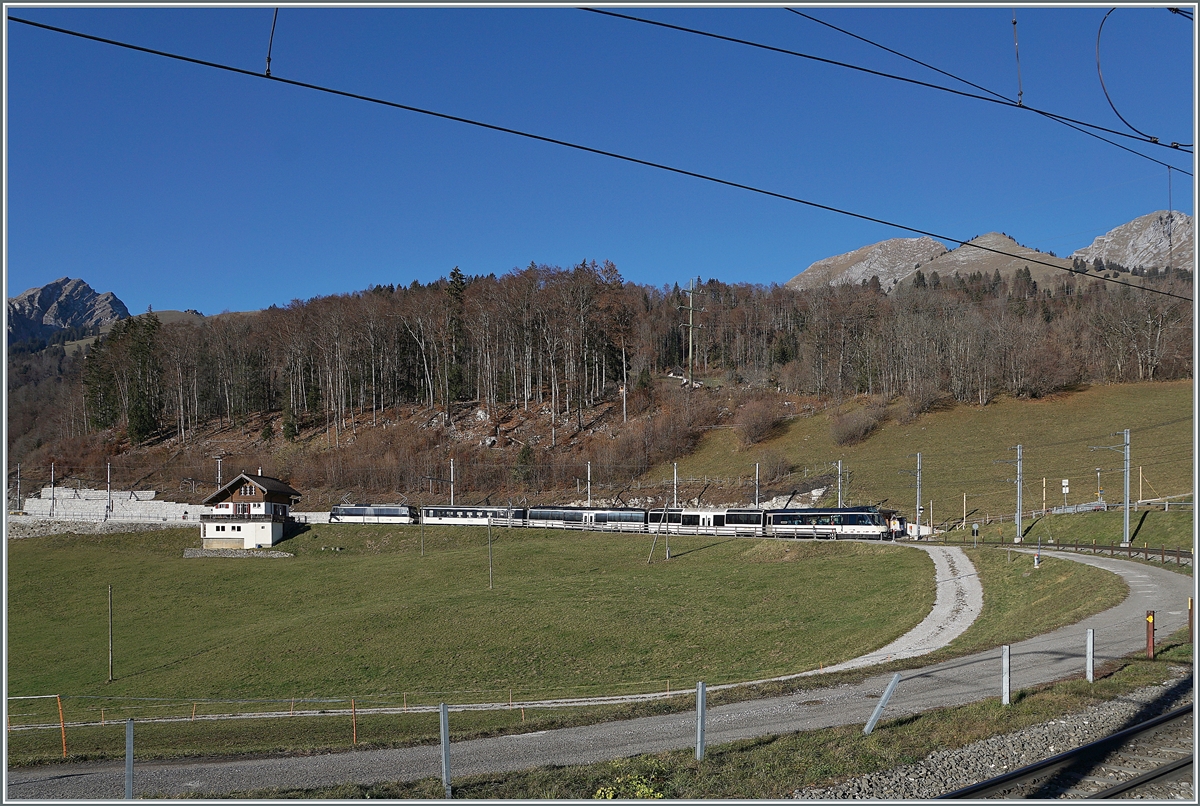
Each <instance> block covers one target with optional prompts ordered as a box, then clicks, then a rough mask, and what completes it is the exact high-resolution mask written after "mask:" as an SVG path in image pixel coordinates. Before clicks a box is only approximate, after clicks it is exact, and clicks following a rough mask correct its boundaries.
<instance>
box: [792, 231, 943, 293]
mask: <svg viewBox="0 0 1200 806" xmlns="http://www.w3.org/2000/svg"><path fill="white" fill-rule="evenodd" d="M945 251H946V247H945V246H944V245H942V244H941V243H939V242H938V241H935V240H934V239H933V238H929V237H926V236H922V237H920V238H892V239H891V240H887V241H881V242H879V243H877V244H872V245H871V246H864V247H862V248H861V249H855V250H854V251H853V252H847V253H846V254H844V255H834V256H833V257H827V258H825V259H824V260H818V261H817V262H816V263H814V264H812V265H811V266H809V267H808V268H807V269H805V270H804V271H802V272H800V273H799V274H797V275H796V276H795V277H793V278H792V279H790V280H788V281H787V285H788V286H789V287H791V288H796V289H804V288H816V287H817V286H822V285H831V284H832V285H838V284H842V283H855V284H857V283H860V282H862V281H863V280H869V279H871V277H872V276H876V277H878V278H879V283H880V285H882V286H883V288H884V289H885V290H886V289H889V288H891V287H892V285H893V284H894V283H895V281H896V280H899V279H900V278H901V277H906V276H908V275H909V274H911V273H912V272H913V270H914V268H916V266H917V264H921V265H924V264H926V263H928V262H929V261H931V260H933V259H934V258H935V257H937V256H938V255H941V254H944V253H945Z"/></svg>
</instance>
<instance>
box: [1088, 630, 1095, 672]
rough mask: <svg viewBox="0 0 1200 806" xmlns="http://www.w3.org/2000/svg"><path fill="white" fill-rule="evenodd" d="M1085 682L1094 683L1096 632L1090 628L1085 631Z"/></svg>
mask: <svg viewBox="0 0 1200 806" xmlns="http://www.w3.org/2000/svg"><path fill="white" fill-rule="evenodd" d="M1087 681H1088V682H1089V683H1095V682H1096V631H1095V630H1093V629H1091V628H1090V627H1089V628H1088V631H1087Z"/></svg>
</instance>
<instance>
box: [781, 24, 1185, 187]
mask: <svg viewBox="0 0 1200 806" xmlns="http://www.w3.org/2000/svg"><path fill="white" fill-rule="evenodd" d="M785 10H786V11H790V12H792V13H793V14H797V15H799V16H801V17H804V18H805V19H806V20H812V21H813V22H815V23H817V24H818V25H824V26H825V27H827V28H832V29H833V30H835V31H837V32H839V33H842V34H845V35H846V36H849V37H852V38H854V39H857V40H859V41H860V42H865V43H866V44H868V45H871V46H873V47H876V48H879V49H880V50H885V51H887V52H888V53H891V54H893V55H895V56H899V57H900V58H901V59H907V60H908V61H910V62H912V63H913V64H918V65H920V66H921V67H925V68H927V69H929V70H933V71H934V72H935V73H940V74H941V75H943V76H946V77H947V78H952V79H954V80H955V81H961V82H962V83H964V84H966V85H968V86H971V87H974V88H975V89H977V90H980V91H982V92H986V93H987V94H989V95H994V96H995V97H997V98H999V99H1000V100H1002V101H1005V102H1010V99H1009V98H1007V97H1005V96H1004V95H1002V94H1000V93H998V92H996V91H995V90H990V89H988V88H987V87H984V86H981V85H979V84H976V83H974V82H971V81H968V80H967V79H965V78H963V77H962V76H958V75H955V74H954V73H949V72H947V71H945V70H942V69H940V68H938V67H934V66H933V65H932V64H928V63H926V62H923V61H921V60H920V59H914V58H913V57H911V56H908V55H906V54H904V53H901V52H900V51H898V50H893V49H892V48H889V47H887V46H886V45H882V44H880V43H879V42H875V41H873V40H871V39H867V38H866V37H863V36H859V35H858V34H856V33H853V32H851V31H847V30H846V29H844V28H839V27H838V26H836V25H832V24H830V23H828V22H825V21H824V20H819V19H817V18H816V17H814V16H812V15H810V14H805V13H803V12H801V11H796V10H795V9H793V8H789V9H785ZM1017 105H1018V106H1022V108H1024V109H1029V107H1027V106H1024V105H1023V104H1020V103H1019V102H1018V104H1017ZM1033 111H1035V112H1038V114H1041V115H1043V116H1044V117H1046V118H1047V119H1048V120H1053V121H1054V122H1056V123H1061V124H1062V125H1064V126H1066V127H1067V128H1068V129H1074V130H1075V131H1077V132H1079V133H1080V134H1086V135H1087V136H1088V137H1094V138H1095V139H1097V140H1100V141H1102V142H1105V143H1108V144H1109V145H1110V146H1115V147H1116V148H1119V149H1121V150H1122V151H1127V152H1129V153H1130V154H1133V155H1134V156H1135V157H1141V158H1142V159H1144V160H1149V161H1150V162H1153V163H1154V164H1156V165H1161V166H1163V167H1164V168H1167V169H1168V170H1171V169H1173V170H1179V169H1178V168H1175V166H1173V165H1171V164H1170V163H1166V162H1163V161H1162V160H1158V159H1155V158H1154V157H1151V156H1150V155H1149V154H1143V153H1142V152H1140V151H1135V150H1134V149H1132V148H1130V147H1129V146H1126V145H1122V144H1121V143H1118V142H1116V141H1115V140H1110V139H1108V138H1107V137H1105V136H1103V135H1100V134H1096V132H1092V131H1088V130H1087V129H1085V128H1083V127H1082V126H1076V125H1075V124H1074V123H1069V122H1067V121H1066V120H1064V119H1062V118H1059V117H1055V116H1053V115H1045V114H1044V113H1042V112H1040V111H1039V110H1036V109H1035V110H1033ZM1189 175H1190V174H1189Z"/></svg>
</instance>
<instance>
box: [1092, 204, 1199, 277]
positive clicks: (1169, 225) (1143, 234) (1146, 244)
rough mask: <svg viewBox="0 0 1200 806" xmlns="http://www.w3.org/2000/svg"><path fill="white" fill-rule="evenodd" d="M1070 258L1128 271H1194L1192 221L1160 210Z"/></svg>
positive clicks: (1190, 218)
mask: <svg viewBox="0 0 1200 806" xmlns="http://www.w3.org/2000/svg"><path fill="white" fill-rule="evenodd" d="M1071 257H1072V258H1080V259H1081V260H1083V261H1085V262H1087V263H1092V262H1093V261H1094V260H1096V259H1097V258H1099V259H1100V260H1101V261H1103V262H1104V264H1105V265H1107V264H1109V263H1114V264H1119V265H1121V266H1124V267H1125V268H1127V269H1138V268H1142V269H1149V268H1158V269H1165V268H1167V267H1168V266H1169V267H1171V268H1173V269H1178V268H1184V269H1188V270H1191V268H1192V265H1193V262H1194V260H1195V240H1194V235H1193V232H1192V217H1191V216H1190V215H1187V214H1185V213H1180V212H1167V211H1166V210H1159V211H1158V212H1156V213H1150V214H1149V215H1144V216H1142V217H1140V218H1135V219H1134V220H1133V221H1130V222H1129V223H1128V224H1122V225H1121V226H1119V227H1117V228H1116V229H1114V230H1111V231H1109V232H1107V233H1105V234H1104V235H1101V236H1100V237H1099V238H1097V239H1096V240H1094V241H1092V243H1091V245H1090V246H1086V247H1084V248H1083V249H1079V250H1077V251H1076V252H1074V253H1073V254H1072V255H1071Z"/></svg>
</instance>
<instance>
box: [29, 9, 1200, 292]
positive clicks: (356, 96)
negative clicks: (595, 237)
mask: <svg viewBox="0 0 1200 806" xmlns="http://www.w3.org/2000/svg"><path fill="white" fill-rule="evenodd" d="M8 19H9V21H11V22H17V23H21V24H23V25H29V26H31V27H34V28H40V29H42V30H46V31H51V32H54V33H59V34H64V35H66V36H74V37H77V38H80V39H86V40H88V41H92V42H99V43H101V44H105V45H112V46H114V47H119V48H124V49H126V50H132V51H136V52H138V53H145V54H148V55H151V56H159V57H162V58H165V59H173V60H175V61H181V62H185V63H188V64H194V65H198V66H201V67H209V68H212V69H214V70H223V71H225V72H229V73H236V74H238V75H243V76H248V77H252V78H257V79H264V80H267V81H273V82H277V83H279V84H287V85H289V86H293V87H301V88H303V89H309V90H313V91H316V92H323V93H327V94H330V95H337V96H340V97H343V98H350V99H353V100H358V101H366V102H367V103H373V104H379V105H380V106H386V107H390V108H393V109H401V110H404V111H407V112H415V113H417V114H421V115H427V116H429V117H434V118H439V119H441V120H449V121H453V122H456V123H464V124H467V125H469V126H476V127H479V128H481V129H487V130H489V131H496V132H502V133H504V134H512V135H515V136H517V137H525V138H527V139H530V140H536V141H538V142H543V143H550V144H552V145H558V146H562V147H564V148H570V149H574V150H576V151H583V152H586V153H589V154H596V155H598V156H602V157H609V158H611V159H616V160H621V161H623V162H629V163H632V164H635V165H642V166H645V167H647V168H656V169H658V170H661V171H667V172H668V173H674V174H678V175H680V176H689V177H692V178H694V179H700V180H703V181H706V182H712V183H714V184H718V185H724V186H725V187H731V188H737V189H740V190H746V191H749V192H751V193H758V194H760V195H763V196H768V197H770V198H774V199H779V200H781V201H788V202H792V203H795V204H802V205H804V206H806V207H811V208H813V209H817V210H824V211H826V212H830V213H836V214H838V215H843V216H847V217H849V218H855V219H858V220H860V221H867V222H870V223H873V224H881V225H883V226H885V227H892V228H894V229H899V230H903V231H905V232H911V233H914V234H916V235H927V236H929V237H931V238H936V239H938V240H941V241H949V242H951V243H957V244H960V245H964V246H965V245H969V246H971V247H973V248H975V249H980V250H982V251H984V252H990V253H993V254H997V255H1002V256H1004V257H1011V258H1016V259H1018V260H1024V261H1026V262H1027V263H1033V264H1036V265H1042V266H1048V267H1050V268H1052V269H1056V270H1058V271H1063V272H1067V273H1069V274H1076V275H1087V272H1085V271H1079V270H1076V269H1072V268H1067V267H1065V266H1059V265H1056V264H1054V263H1049V262H1046V261H1043V260H1037V259H1036V258H1029V257H1024V256H1021V255H1014V254H1012V253H1010V252H1005V251H1003V250H1001V249H995V248H993V247H989V246H982V245H980V244H974V243H969V241H968V240H965V239H962V238H953V237H951V236H948V235H942V234H939V233H937V232H933V231H931V230H925V229H921V228H919V227H912V226H908V225H906V224H900V223H897V222H894V221H888V220H887V219H883V218H879V217H877V216H870V215H866V214H865V213H856V212H854V211H852V210H846V209H843V208H840V207H834V206H832V205H828V204H822V203H820V202H815V201H811V200H809V199H803V198H800V197H799V196H792V195H790V194H787V193H780V192H778V191H773V190H767V189H765V188H760V187H756V186H754V185H748V184H745V183H744V182H735V181H732V180H729V179H721V178H720V177H716V176H712V175H710V174H704V173H700V172H698V171H690V170H687V169H684V168H676V167H674V166H671V165H666V164H664V163H660V162H653V161H651V160H644V159H640V158H638V157H631V156H629V155H626V154H620V153H617V152H615V151H607V150H605V149H601V148H594V147H592V146H587V145H583V144H580V143H573V142H571V141H568V140H561V139H559V138H556V137H547V136H545V135H541V134H534V133H532V132H526V131H522V130H520V129H513V128H511V127H508V126H500V125H497V124H494V123H486V122H484V121H479V120H474V119H471V118H466V117H462V116H460V115H451V114H449V113H446V112H438V111H435V110H431V109H424V108H422V107H418V106H412V105H411V104H403V103H399V102H396V101H389V100H386V99H383V98H376V97H373V96H370V95H363V94H361V93H356V92H349V91H347V90H339V89H335V88H333V87H325V86H322V85H320V84H313V83H310V82H307V81H297V80H295V79H289V78H280V77H279V76H275V75H272V76H266V75H263V74H262V73H257V72H254V71H252V70H246V69H244V68H241V67H234V66H233V65H228V64H222V63H220V62H212V61H207V60H205V59H197V58H194V57H191V56H184V55H181V54H178V53H171V52H169V51H163V50H156V49H154V48H147V47H143V46H141V45H134V44H132V43H129V42H122V41H119V40H115V39H108V38H105V37H100V36H95V35H92V34H85V33H83V32H81V31H73V30H70V29H68V28H60V27H58V26H54V25H47V24H45V23H41V22H34V21H32V20H26V19H23V18H20V17H12V16H10V17H8ZM1094 279H1099V280H1102V281H1103V282H1106V283H1111V284H1114V285H1121V286H1126V287H1129V288H1134V289H1138V290H1142V291H1146V292H1148V293H1153V294H1160V295H1162V296H1167V297H1173V298H1175V299H1181V300H1186V301H1188V302H1191V301H1192V298H1191V297H1185V296H1182V295H1180V294H1175V293H1172V292H1170V291H1164V290H1161V289H1157V288H1150V287H1148V286H1142V285H1138V284H1136V283H1126V282H1123V281H1121V280H1118V279H1116V278H1110V277H1104V276H1101V277H1096V278H1094Z"/></svg>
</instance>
